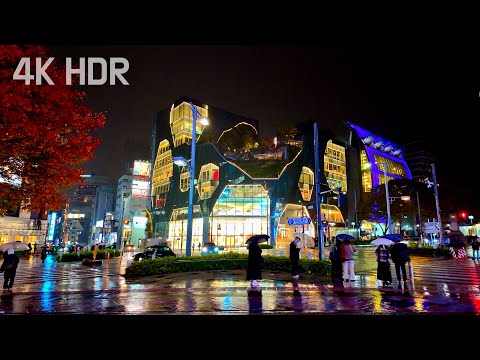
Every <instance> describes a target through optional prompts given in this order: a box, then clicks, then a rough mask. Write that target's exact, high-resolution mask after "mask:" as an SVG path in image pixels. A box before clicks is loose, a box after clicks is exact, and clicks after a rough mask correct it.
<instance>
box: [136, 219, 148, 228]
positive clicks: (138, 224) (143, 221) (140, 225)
mask: <svg viewBox="0 0 480 360" xmlns="http://www.w3.org/2000/svg"><path fill="white" fill-rule="evenodd" d="M147 221H148V219H147V218H146V217H145V216H134V217H133V227H134V228H144V227H145V225H147Z"/></svg>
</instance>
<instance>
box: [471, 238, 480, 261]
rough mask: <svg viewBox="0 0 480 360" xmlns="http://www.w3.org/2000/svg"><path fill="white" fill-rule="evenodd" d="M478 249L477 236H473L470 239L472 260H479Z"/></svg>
mask: <svg viewBox="0 0 480 360" xmlns="http://www.w3.org/2000/svg"><path fill="white" fill-rule="evenodd" d="M478 250H480V242H479V241H478V240H477V238H474V239H473V241H472V252H473V254H472V258H473V260H480V256H479V255H478Z"/></svg>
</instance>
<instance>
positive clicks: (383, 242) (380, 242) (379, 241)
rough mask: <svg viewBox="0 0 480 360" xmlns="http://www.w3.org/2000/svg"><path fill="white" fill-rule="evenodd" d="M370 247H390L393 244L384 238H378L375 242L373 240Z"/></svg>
mask: <svg viewBox="0 0 480 360" xmlns="http://www.w3.org/2000/svg"><path fill="white" fill-rule="evenodd" d="M370 244H371V245H392V244H394V242H393V241H392V240H390V239H385V238H382V237H379V238H377V239H375V240H373V241H372V242H370Z"/></svg>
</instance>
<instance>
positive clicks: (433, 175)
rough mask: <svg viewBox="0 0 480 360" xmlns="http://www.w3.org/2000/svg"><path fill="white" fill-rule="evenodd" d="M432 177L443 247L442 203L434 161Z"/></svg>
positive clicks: (440, 241)
mask: <svg viewBox="0 0 480 360" xmlns="http://www.w3.org/2000/svg"><path fill="white" fill-rule="evenodd" d="M432 178H433V188H434V190H435V205H436V207H437V219H438V229H439V230H438V232H439V235H440V236H439V243H440V246H442V247H443V226H442V218H441V217H440V204H439V201H438V185H437V176H436V175H435V164H434V163H432Z"/></svg>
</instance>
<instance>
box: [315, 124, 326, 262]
mask: <svg viewBox="0 0 480 360" xmlns="http://www.w3.org/2000/svg"><path fill="white" fill-rule="evenodd" d="M318 147H319V144H318V124H317V122H316V121H315V123H314V124H313V148H314V155H315V156H314V157H315V179H314V180H315V204H316V208H317V237H318V258H319V259H320V260H325V256H324V254H323V229H322V194H321V193H320V192H321V191H320V158H319V154H318V153H319V149H318Z"/></svg>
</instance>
